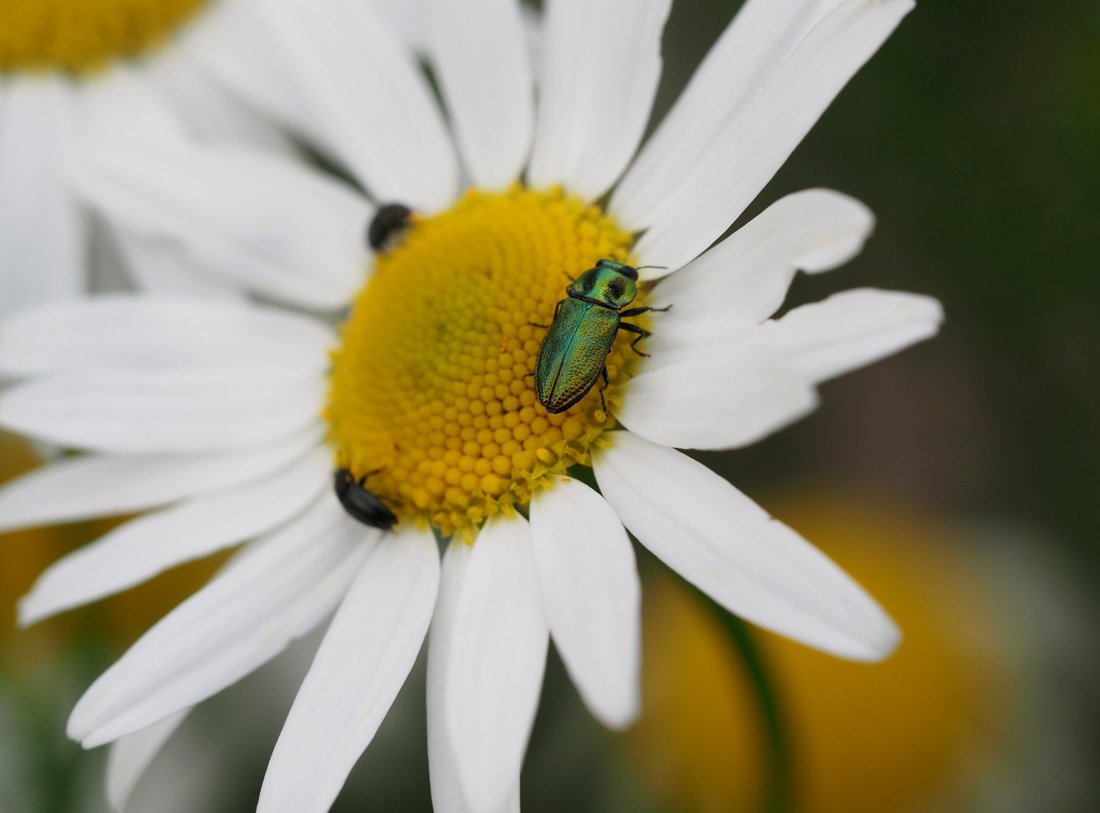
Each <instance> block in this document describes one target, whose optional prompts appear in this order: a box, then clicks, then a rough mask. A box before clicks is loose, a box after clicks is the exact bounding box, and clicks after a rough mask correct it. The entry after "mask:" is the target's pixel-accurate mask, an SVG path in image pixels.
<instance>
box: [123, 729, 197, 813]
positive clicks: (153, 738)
mask: <svg viewBox="0 0 1100 813" xmlns="http://www.w3.org/2000/svg"><path fill="white" fill-rule="evenodd" d="M189 712H190V709H184V710H183V711H180V712H177V713H176V714H173V715H171V716H170V717H165V718H164V719H163V720H161V721H160V722H159V723H154V724H153V725H151V726H149V727H148V728H143V729H142V730H141V731H136V732H134V733H133V734H130V735H128V736H125V737H123V738H122V739H120V740H116V741H115V742H114V743H113V744H112V745H111V750H110V753H109V755H108V756H107V802H108V803H109V804H110V805H111V809H112V810H115V811H119V813H121V811H122V810H124V809H125V807H126V802H127V801H129V799H130V794H131V793H133V792H134V788H135V787H137V783H138V782H139V781H140V780H141V777H142V774H144V773H145V769H146V768H148V767H149V763H151V762H152V761H153V759H154V757H156V755H157V753H159V752H160V749H161V748H162V747H163V746H164V744H165V743H166V742H167V741H168V739H169V738H170V737H171V736H172V735H173V734H174V733H176V729H177V728H179V727H180V724H182V723H183V721H184V719H186V717H187V715H188V713H189Z"/></svg>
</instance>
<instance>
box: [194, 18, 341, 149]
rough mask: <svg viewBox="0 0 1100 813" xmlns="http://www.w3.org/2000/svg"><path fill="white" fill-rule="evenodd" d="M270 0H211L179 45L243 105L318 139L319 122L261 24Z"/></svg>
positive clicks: (276, 45) (303, 134) (297, 133)
mask: <svg viewBox="0 0 1100 813" xmlns="http://www.w3.org/2000/svg"><path fill="white" fill-rule="evenodd" d="M265 2H266V0H232V2H222V3H210V4H208V5H207V7H206V8H205V9H204V10H203V14H202V15H201V16H200V17H199V18H198V19H197V20H196V21H195V23H194V25H193V26H191V30H190V32H189V33H188V35H187V36H184V37H182V38H181V41H180V42H179V45H178V47H179V48H180V50H182V51H184V52H185V53H186V55H187V58H188V59H189V60H190V61H191V62H192V63H193V64H195V65H196V66H197V67H198V68H199V69H200V70H202V71H203V72H204V73H205V74H207V76H208V77H209V79H210V80H211V81H214V82H216V83H217V84H219V85H221V86H223V87H226V88H227V89H229V90H230V91H231V92H232V93H233V94H234V95H235V96H236V97H238V98H240V99H241V101H242V103H243V104H244V105H246V106H247V107H249V108H251V109H254V110H257V111H259V112H261V113H262V114H264V115H266V116H267V117H268V118H270V119H272V120H273V121H275V122H277V123H278V124H279V125H281V126H282V127H284V128H285V129H287V130H289V131H290V132H292V133H294V134H295V135H297V136H299V137H302V138H305V139H306V140H314V141H318V140H320V139H318V134H317V133H316V132H315V127H314V125H315V122H312V121H311V120H310V117H309V113H308V111H306V110H303V109H302V104H301V101H300V100H299V99H298V98H297V96H296V95H295V94H294V93H292V92H290V88H289V85H290V78H289V74H288V71H287V66H286V65H285V64H284V61H283V59H282V58H281V56H280V53H279V48H278V44H277V43H276V42H274V41H273V40H272V37H271V35H270V33H269V32H268V31H267V29H266V26H264V25H262V24H261V22H262V18H261V13H262V6H263V4H264V3H265Z"/></svg>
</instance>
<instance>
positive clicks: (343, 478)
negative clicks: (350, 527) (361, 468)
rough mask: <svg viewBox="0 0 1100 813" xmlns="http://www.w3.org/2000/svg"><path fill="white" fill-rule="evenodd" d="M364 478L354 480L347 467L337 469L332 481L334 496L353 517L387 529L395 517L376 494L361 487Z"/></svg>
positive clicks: (367, 523)
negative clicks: (334, 489)
mask: <svg viewBox="0 0 1100 813" xmlns="http://www.w3.org/2000/svg"><path fill="white" fill-rule="evenodd" d="M364 480H366V478H365V477H364V478H362V479H360V480H356V479H355V477H353V476H352V473H351V472H350V471H348V470H347V469H337V470H336V477H335V478H334V483H333V485H334V486H335V487H336V497H337V499H339V500H340V505H342V506H344V510H345V511H347V512H348V514H349V515H350V516H351V517H352V518H353V519H357V520H359V521H360V522H362V523H363V524H364V525H369V526H371V527H372V528H381V529H382V530H383V531H388V530H390V528H392V527H393V526H394V524H395V523H396V522H397V517H396V516H394V513H393V511H391V510H390V509H389V508H387V507H386V504H385V503H384V502H382V500H381V498H380V497H379V496H378V495H377V494H375V493H374V492H372V491H367V489H366V488H364V487H363V482H364Z"/></svg>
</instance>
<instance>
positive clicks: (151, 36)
mask: <svg viewBox="0 0 1100 813" xmlns="http://www.w3.org/2000/svg"><path fill="white" fill-rule="evenodd" d="M206 2H207V0H0V73H4V72H8V71H64V72H68V73H88V72H90V71H95V70H98V69H100V68H102V67H104V66H106V65H108V64H110V63H112V62H114V61H116V60H119V59H127V58H131V57H136V56H141V55H142V54H145V53H148V52H149V51H151V50H153V49H155V48H157V47H158V46H160V45H161V44H162V43H164V42H165V41H166V40H167V39H168V37H169V36H170V35H171V34H172V33H173V32H174V31H175V30H176V29H177V28H178V27H179V26H180V25H181V24H183V23H184V22H186V21H187V20H188V19H190V18H191V16H192V15H193V14H194V13H195V12H196V11H197V10H198V9H199V8H201V7H202V6H204V5H206Z"/></svg>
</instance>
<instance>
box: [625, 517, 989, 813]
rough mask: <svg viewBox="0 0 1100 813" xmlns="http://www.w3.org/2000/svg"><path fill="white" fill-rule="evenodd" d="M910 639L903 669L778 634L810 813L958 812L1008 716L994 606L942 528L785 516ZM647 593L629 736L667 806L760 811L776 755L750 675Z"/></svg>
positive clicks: (710, 631) (692, 608) (901, 659)
mask: <svg viewBox="0 0 1100 813" xmlns="http://www.w3.org/2000/svg"><path fill="white" fill-rule="evenodd" d="M775 510H776V512H777V513H780V514H781V515H782V516H784V517H786V518H789V519H790V521H791V522H790V524H791V525H792V527H794V528H796V529H797V530H798V531H799V532H801V533H803V534H806V535H807V536H808V537H810V538H812V539H814V540H815V541H816V542H818V544H819V545H820V547H821V549H822V550H823V551H825V552H826V553H827V554H828V555H829V556H831V557H833V558H834V559H836V561H838V562H839V563H841V564H842V565H843V566H844V568H845V569H846V570H848V571H849V572H851V573H852V574H853V575H854V576H855V577H856V579H858V580H859V581H861V582H863V583H866V584H874V585H875V587H876V592H877V594H878V595H879V596H880V597H881V599H882V602H883V605H884V606H885V608H886V609H887V611H888V612H889V613H890V614H891V615H892V616H893V617H894V618H895V619H896V620H897V622H898V624H899V626H900V627H901V628H902V629H903V630H905V636H906V637H905V640H904V641H903V643H902V646H901V647H900V648H899V649H898V651H897V653H896V654H895V655H894V657H893V658H891V659H889V660H887V661H885V662H884V663H882V664H878V665H876V666H873V667H869V666H866V665H860V664H853V663H850V662H847V661H842V660H839V659H836V658H831V657H829V656H827V655H822V654H820V653H818V652H816V651H813V650H810V649H808V648H806V647H803V646H799V645H798V644H795V643H793V642H791V641H788V640H786V639H782V638H779V637H778V636H774V635H770V634H762V636H763V637H760V639H759V640H760V645H761V648H762V650H763V654H764V657H765V658H766V660H767V664H768V666H769V668H770V672H771V674H772V676H773V679H774V680H775V682H776V684H777V691H778V692H779V694H780V702H781V704H782V711H783V713H784V715H785V721H786V725H787V728H788V732H789V738H790V741H791V748H792V759H793V763H794V771H793V776H794V781H795V783H796V785H795V787H794V788H793V792H794V797H795V802H796V809H797V810H798V811H799V813H834V812H835V813H841V812H842V811H843V813H852V811H859V812H860V813H904V811H910V810H937V811H946V810H952V809H957V808H958V807H959V806H960V805H961V804H962V803H963V802H964V801H965V799H966V797H967V795H968V791H970V790H972V789H973V788H974V786H975V783H976V780H977V779H978V777H979V774H980V772H981V770H982V768H983V762H982V760H981V755H983V754H988V753H989V752H990V750H991V748H993V747H994V746H995V745H996V743H997V742H998V741H999V740H1000V739H1002V738H1003V736H1004V731H1005V729H1006V727H1007V720H1008V717H1009V712H1010V709H1009V702H1010V698H1009V697H1008V691H1007V688H1008V687H1007V685H1006V683H1007V681H1006V680H1005V677H1006V675H1005V671H1006V669H1007V663H1006V660H1005V659H1004V658H1002V657H1001V656H1000V654H999V650H1000V649H1001V647H1000V646H999V645H998V640H997V638H998V634H999V632H998V629H997V627H996V624H995V620H994V618H993V617H992V615H991V612H990V611H991V606H990V605H991V598H990V596H989V595H987V594H986V593H985V591H984V589H983V586H982V584H981V581H980V579H979V578H978V573H977V572H976V570H975V569H974V568H973V566H972V564H971V563H969V562H968V561H967V560H966V559H965V557H962V556H961V555H960V554H959V552H958V547H957V546H953V545H952V539H951V535H950V534H949V533H948V532H946V531H945V530H944V529H942V528H938V527H936V526H935V525H932V524H930V523H926V522H923V521H921V520H919V519H916V518H913V517H911V516H908V515H906V514H905V513H903V512H901V511H897V510H893V509H891V508H886V507H883V506H879V505H868V504H861V503H859V502H856V501H853V500H851V499H848V498H845V497H839V498H838V497H827V496H816V497H808V498H801V499H797V500H793V501H790V502H788V503H786V504H783V505H777V506H775ZM657 581H658V583H657V584H655V585H653V589H652V590H650V588H647V593H646V596H647V602H648V606H647V608H646V619H645V630H646V640H645V652H646V658H645V665H644V698H645V699H644V709H643V714H642V716H641V720H640V722H639V723H638V725H637V726H636V727H635V729H634V730H633V731H631V732H630V734H629V735H628V743H629V746H630V750H631V754H632V756H633V758H634V759H635V761H636V763H637V765H638V766H639V767H640V770H639V771H638V773H639V775H640V776H641V777H643V781H646V782H648V783H649V784H650V787H651V789H652V790H653V791H654V793H655V794H656V795H657V797H658V798H659V799H660V801H661V802H662V803H663V804H664V805H665V806H666V809H670V810H676V811H683V812H684V813H709V811H716V812H717V811H723V813H728V811H746V812H749V811H757V810H759V809H760V799H761V793H762V789H763V783H762V779H763V776H764V772H765V769H766V766H765V765H764V764H763V762H762V759H763V754H765V753H766V749H765V747H764V742H763V740H762V728H761V724H760V719H759V716H758V710H757V708H756V706H755V705H754V701H753V695H752V693H751V691H750V690H749V688H748V683H747V679H746V677H745V674H744V672H743V667H742V666H741V663H740V662H739V661H738V659H737V655H736V653H734V652H733V651H732V649H731V648H730V645H729V642H728V641H727V640H726V639H725V637H724V635H723V633H722V630H721V629H720V627H719V626H718V623H717V621H716V620H715V619H714V617H713V616H712V615H711V614H710V613H709V612H708V610H707V609H706V608H705V607H704V606H703V605H702V604H701V603H700V602H699V601H698V599H697V598H696V597H695V596H693V595H691V594H690V593H689V592H688V591H687V589H686V588H685V587H683V586H682V584H680V583H678V582H674V581H673V580H672V579H671V578H669V577H661V578H659V579H658V580H657Z"/></svg>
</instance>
